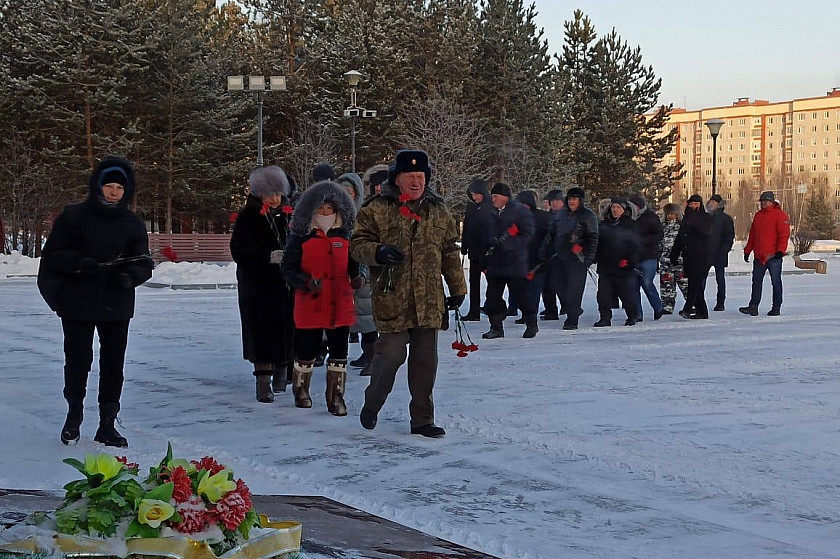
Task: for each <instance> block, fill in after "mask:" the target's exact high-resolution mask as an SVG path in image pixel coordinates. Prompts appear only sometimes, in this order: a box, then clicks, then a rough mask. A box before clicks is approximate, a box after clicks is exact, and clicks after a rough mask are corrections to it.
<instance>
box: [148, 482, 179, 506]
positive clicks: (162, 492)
mask: <svg viewBox="0 0 840 559" xmlns="http://www.w3.org/2000/svg"><path fill="white" fill-rule="evenodd" d="M174 489H175V484H174V483H173V482H171V481H170V482H169V483H164V484H163V485H158V486H157V487H155V488H154V489H152V490H150V491H148V492H147V493H146V494H145V495H143V498H144V499H157V500H159V501H166V502H168V501H169V500H170V499H171V498H172V491H173V490H174Z"/></svg>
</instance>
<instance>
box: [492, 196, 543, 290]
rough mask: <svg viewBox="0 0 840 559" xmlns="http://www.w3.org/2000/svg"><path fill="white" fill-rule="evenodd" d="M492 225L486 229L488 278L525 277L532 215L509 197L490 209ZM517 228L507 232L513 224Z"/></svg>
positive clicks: (531, 237) (531, 232) (532, 230)
mask: <svg viewBox="0 0 840 559" xmlns="http://www.w3.org/2000/svg"><path fill="white" fill-rule="evenodd" d="M493 211H494V212H495V213H494V215H493V223H492V226H491V227H490V228H489V229H488V230H487V240H486V242H487V246H488V250H491V249H492V253H491V254H490V255H489V256H488V258H487V277H488V278H524V277H525V275H526V274H527V273H528V270H529V269H530V268H529V262H528V251H529V246H530V244H531V240H532V239H533V238H534V234H535V224H534V216H533V215H531V210H529V209H528V208H527V207H525V206H524V205H522V204H520V203H519V202H516V201H514V200H510V201H508V203H507V206H505V208H504V209H503V210H502V211H499V210H496V209H494V210H493ZM514 224H515V225H516V227H517V229H518V230H519V232H518V233H517V234H516V235H515V236H511V235H508V234H506V232H507V231H508V229H509V228H510V227H511V226H512V225H514Z"/></svg>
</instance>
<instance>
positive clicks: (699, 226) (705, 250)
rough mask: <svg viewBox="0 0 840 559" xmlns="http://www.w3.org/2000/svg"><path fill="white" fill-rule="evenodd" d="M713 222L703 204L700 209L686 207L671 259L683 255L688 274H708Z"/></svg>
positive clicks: (675, 259) (710, 260) (674, 260)
mask: <svg viewBox="0 0 840 559" xmlns="http://www.w3.org/2000/svg"><path fill="white" fill-rule="evenodd" d="M711 224H712V220H711V217H709V214H707V213H706V210H705V209H704V208H703V207H702V206H701V207H700V209H698V210H692V209H689V208H686V210H685V216H684V217H683V219H682V221H681V222H680V232H679V233H678V234H677V240H676V241H674V248H673V249H672V250H671V261H672V262H676V261H677V259H678V258H679V257H680V256H682V258H683V269H685V274H686V275H687V276H693V275H698V274H700V275H702V274H706V273H708V271H709V267H710V266H711V265H712V258H711V254H710V253H709V234H710V231H711Z"/></svg>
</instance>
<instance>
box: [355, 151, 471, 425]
mask: <svg viewBox="0 0 840 559" xmlns="http://www.w3.org/2000/svg"><path fill="white" fill-rule="evenodd" d="M430 178H431V169H430V168H429V163H428V156H427V155H426V153H425V152H423V151H419V150H401V151H399V152H397V156H396V162H395V164H394V165H393V166H392V167H391V169H390V170H389V176H388V182H387V183H386V184H383V185H382V193H381V194H379V195H377V196H374V197H373V198H371V199H370V201H368V202H367V203H366V204H365V205H364V206H363V207H362V209H361V210H360V211H359V214H358V216H357V221H356V229H355V230H354V232H353V236H352V239H351V244H350V251H351V255H352V256H353V258H355V259H356V260H357V261H358V262H360V263H362V264H367V265H369V266H370V267H371V288H372V291H373V318H374V320H375V322H376V327H377V329H378V330H379V333H380V338H379V341H378V342H377V343H376V350H375V354H374V359H373V366H372V370H371V381H370V386H368V388H367V390H365V404H364V406H363V408H362V411H361V413H360V416H359V419H360V421H361V423H362V425H363V426H364V427H365V428H366V429H373V428H374V427H375V426H376V420H377V415H378V413H379V410H380V409H382V406H383V405H384V404H385V400H386V399H387V397H388V394H390V392H391V390H392V389H393V387H394V379H395V377H396V374H397V370H398V369H399V368H400V366H402V364H403V363H405V361H406V357H408V388H409V391H410V392H411V403H410V404H409V413H410V415H411V432H412V433H413V434H420V435H424V436H427V437H442V436H443V435H444V434H445V431H444V430H443V429H442V428H441V427H438V426H437V425H435V424H434V401H433V399H432V390H433V388H434V383H435V376H436V374H437V364H438V356H437V350H438V347H437V337H438V330H439V329H440V328H441V325H442V323H443V320H444V317H445V315H446V313H447V311H448V310H454V309H456V308H458V307H459V306H460V305H461V303H463V301H464V295H465V294H466V292H467V284H466V281H465V279H464V271H463V269H462V267H461V260H460V257H459V249H458V245H457V244H456V241H457V240H458V231H457V228H456V226H455V220H454V219H453V218H452V215H451V214H450V213H449V210H447V208H446V206H445V205H444V203H443V199H442V198H441V197H440V196H438V195H437V194H436V193H435V192H434V191H432V190H431V189H430V188H429V187H428V186H427V185H428V182H429V179H430ZM441 276H443V279H444V280H445V281H446V285H447V286H448V288H449V293H450V295H449V297H444V291H443V285H442V283H441ZM407 346H408V347H407ZM409 353H410V355H409Z"/></svg>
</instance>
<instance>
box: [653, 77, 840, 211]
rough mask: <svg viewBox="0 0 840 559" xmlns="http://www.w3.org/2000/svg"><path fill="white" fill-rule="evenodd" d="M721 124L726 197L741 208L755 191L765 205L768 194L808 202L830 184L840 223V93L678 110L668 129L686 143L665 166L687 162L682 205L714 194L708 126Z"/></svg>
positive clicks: (680, 186)
mask: <svg viewBox="0 0 840 559" xmlns="http://www.w3.org/2000/svg"><path fill="white" fill-rule="evenodd" d="M713 118H718V119H721V120H723V121H724V125H723V127H722V128H721V129H720V134H719V135H718V138H717V192H718V194H720V195H721V196H723V197H724V198H726V199H728V200H730V201H733V200H736V199H737V198H738V196H739V193H741V194H742V195H743V194H746V192H747V190H746V188H749V191H750V195H754V196H755V199H757V197H758V196H757V195H758V192H759V191H760V190H762V189H764V188H768V189H773V190H778V191H782V192H785V191H786V192H790V193H794V194H796V195H799V196H804V195H805V194H806V193H807V192H808V191H809V190H810V188H812V187H813V186H815V185H823V186H827V190H828V191H829V194H830V195H831V196H832V197H833V205H834V209H835V216H840V88H834V89H833V90H832V91H829V92H828V93H827V94H826V95H825V96H823V97H810V98H806V99H794V100H792V101H783V102H778V103H770V102H769V101H763V100H757V99H756V100H750V99H749V98H741V99H738V100H737V101H735V103H733V104H732V105H731V106H728V107H713V108H708V109H701V110H699V111H687V110H685V109H680V108H675V109H674V110H673V112H672V113H671V117H670V120H669V123H668V124H667V125H666V126H667V127H668V130H672V129H673V128H674V127H677V128H678V129H679V137H678V139H677V143H676V145H675V146H674V149H673V150H672V151H671V153H670V154H668V155H667V156H666V158H665V159H666V162H669V163H674V162H682V163H683V168H684V170H685V172H686V173H685V176H684V177H683V178H682V179H681V180H680V181H677V183H676V184H675V185H674V188H673V195H672V197H673V198H674V199H675V200H684V199H685V198H686V197H688V196H690V195H691V194H694V193H699V194H700V195H701V196H702V197H703V199H704V200H705V199H708V198H709V197H710V196H711V195H712V157H713V155H712V146H713V142H712V136H711V135H710V134H709V130H708V128H707V127H706V126H705V123H706V122H707V121H708V120H710V119H713ZM777 196H778V194H777ZM836 218H837V217H836ZM836 218H835V219H836Z"/></svg>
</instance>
